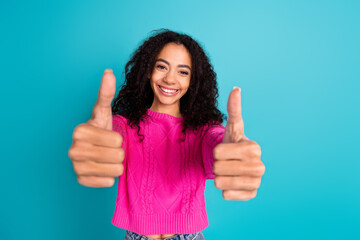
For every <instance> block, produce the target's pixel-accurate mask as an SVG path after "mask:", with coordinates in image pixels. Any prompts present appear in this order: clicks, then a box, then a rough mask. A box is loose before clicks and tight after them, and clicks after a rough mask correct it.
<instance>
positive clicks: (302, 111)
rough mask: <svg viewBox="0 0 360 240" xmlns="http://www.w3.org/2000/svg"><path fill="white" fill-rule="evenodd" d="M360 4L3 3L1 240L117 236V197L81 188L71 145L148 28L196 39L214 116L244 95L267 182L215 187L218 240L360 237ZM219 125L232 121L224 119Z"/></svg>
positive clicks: (211, 230) (248, 130)
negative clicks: (210, 70)
mask: <svg viewBox="0 0 360 240" xmlns="http://www.w3.org/2000/svg"><path fill="white" fill-rule="evenodd" d="M359 12H360V2H359V1H340V0H338V1H285V0H284V1H278V0H274V1H261V0H255V1H188V0H184V1H160V0H159V1H157V0H154V1H115V0H113V1H106V0H105V1H94V0H90V1H89V0H87V1H77V0H71V1H70V0H64V1H39V0H34V1H24V0H18V1H2V2H1V3H0V21H1V24H0V29H1V38H0V55H1V64H0V71H1V75H0V76H1V95H0V97H1V101H0V102H1V119H0V121H1V127H2V134H1V136H2V137H1V138H0V139H1V140H0V141H1V142H0V143H1V168H0V169H1V170H0V171H1V174H0V182H1V198H0V239H54V240H56V239H109V240H110V239H111V240H114V239H119V240H120V239H121V240H122V239H123V238H124V235H125V231H124V230H122V229H119V228H117V227H115V226H113V225H112V224H111V218H112V215H113V211H114V207H115V200H116V191H117V182H118V181H117V180H116V183H115V186H113V187H112V188H104V189H95V188H87V187H84V186H81V185H80V184H78V183H77V181H76V175H75V173H74V171H73V167H72V164H71V161H70V159H69V158H68V155H67V154H68V149H69V147H70V145H71V142H72V132H73V130H74V128H75V126H76V125H78V124H80V123H83V122H85V121H87V120H88V119H89V118H90V116H91V111H92V108H93V105H94V103H95V101H96V98H97V92H98V88H99V86H100V80H101V76H102V74H103V72H104V70H105V68H112V69H113V70H114V73H115V76H116V77H117V86H118V87H119V86H120V85H121V83H122V81H123V77H122V72H123V68H124V64H125V63H126V61H128V60H129V57H130V54H131V53H132V52H133V51H134V50H135V49H136V47H137V46H139V44H140V43H141V41H142V40H143V39H144V38H146V37H147V36H148V34H149V33H150V31H152V30H155V29H159V28H169V29H171V30H175V31H180V32H184V33H187V34H190V35H191V36H193V37H194V38H195V39H196V40H198V41H199V42H200V43H201V44H202V46H203V47H204V48H205V50H206V52H207V53H208V54H209V56H210V59H211V61H212V64H213V66H214V68H215V71H216V72H217V75H218V84H219V90H220V97H219V107H220V109H221V110H222V111H223V112H226V101H227V98H228V94H229V92H230V91H231V89H232V88H233V86H239V87H241V89H242V112H243V118H244V123H245V134H246V135H247V136H248V137H249V138H250V139H252V140H255V141H257V142H258V143H259V144H260V146H261V147H262V160H263V162H264V164H265V166H266V172H265V175H264V176H263V179H262V184H261V186H260V189H259V191H258V195H257V197H256V198H255V199H252V200H250V201H245V202H244V201H227V200H224V199H223V198H222V192H221V191H220V190H218V189H216V188H215V187H214V183H213V181H212V180H209V181H207V187H206V191H205V195H206V205H207V211H208V215H209V221H210V224H209V226H208V227H207V228H206V229H205V230H204V231H203V233H204V235H205V237H206V239H207V240H215V239H349V238H352V239H355V238H358V239H359V238H360V233H359V228H358V226H359V223H360V220H359V216H360V206H359V202H360V191H359V183H360V181H359V180H360V179H359V168H360V161H359V160H360V158H359V151H358V150H359V146H358V145H359V140H358V135H359V133H360V131H359V116H360V114H359V104H360V98H359V90H360V89H359V86H360V85H359V80H360V61H359V56H360V49H359V42H360V30H359V29H360V28H359V23H360V14H359ZM224 124H225V123H224Z"/></svg>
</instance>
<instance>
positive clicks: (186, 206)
mask: <svg viewBox="0 0 360 240" xmlns="http://www.w3.org/2000/svg"><path fill="white" fill-rule="evenodd" d="M182 120H183V118H177V117H174V116H171V115H168V114H165V113H158V112H154V111H152V110H150V109H148V110H147V115H146V116H145V118H144V120H143V121H141V122H140V134H143V135H144V140H143V142H140V141H139V136H138V135H137V128H136V127H133V128H131V127H130V126H129V125H128V124H127V119H126V118H124V117H123V116H120V115H113V130H114V131H116V132H119V133H120V134H121V135H122V136H123V143H122V148H123V149H124V151H125V158H124V161H123V165H124V172H123V174H122V175H121V176H119V183H118V191H117V199H116V207H115V212H114V215H113V219H112V224H114V225H115V226H117V227H119V228H123V229H126V230H130V231H133V232H136V233H138V234H142V235H154V234H188V233H195V232H198V231H202V230H203V229H205V228H206V227H207V226H208V225H209V222H208V218H207V213H206V206H205V197H204V191H205V181H206V180H207V179H214V178H215V174H214V173H213V164H214V157H213V149H214V147H215V146H216V145H217V144H219V143H220V142H221V141H222V139H223V137H224V131H225V128H224V126H223V125H221V124H219V125H211V126H210V127H208V126H203V127H202V128H201V130H202V131H196V132H193V131H191V130H189V129H188V130H187V131H186V138H185V141H181V140H179V138H182V139H184V135H183V134H182V132H181V130H182Z"/></svg>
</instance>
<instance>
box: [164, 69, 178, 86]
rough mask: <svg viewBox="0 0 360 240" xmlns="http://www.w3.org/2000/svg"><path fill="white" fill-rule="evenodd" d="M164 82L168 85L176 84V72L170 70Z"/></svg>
mask: <svg viewBox="0 0 360 240" xmlns="http://www.w3.org/2000/svg"><path fill="white" fill-rule="evenodd" d="M164 82H165V83H166V84H168V85H174V84H175V83H176V72H175V71H169V72H167V74H166V75H165V77H164Z"/></svg>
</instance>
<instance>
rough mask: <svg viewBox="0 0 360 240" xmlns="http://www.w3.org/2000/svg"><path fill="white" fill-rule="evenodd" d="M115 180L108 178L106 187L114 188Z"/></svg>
mask: <svg viewBox="0 0 360 240" xmlns="http://www.w3.org/2000/svg"><path fill="white" fill-rule="evenodd" d="M114 183H115V178H113V177H112V178H108V179H107V180H106V182H105V183H104V187H112V186H114Z"/></svg>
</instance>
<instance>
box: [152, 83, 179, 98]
mask: <svg viewBox="0 0 360 240" xmlns="http://www.w3.org/2000/svg"><path fill="white" fill-rule="evenodd" d="M157 86H158V88H159V89H160V92H161V93H162V94H163V95H165V96H175V95H176V94H177V93H178V92H179V89H169V88H164V87H162V86H160V85H157Z"/></svg>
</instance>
